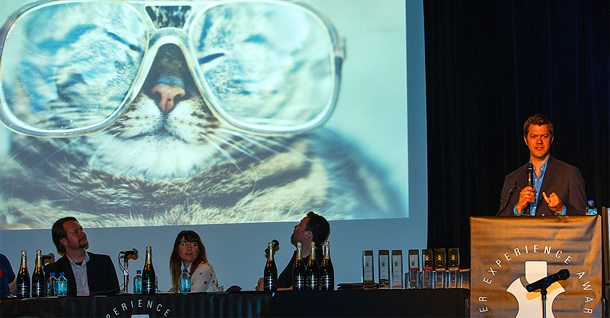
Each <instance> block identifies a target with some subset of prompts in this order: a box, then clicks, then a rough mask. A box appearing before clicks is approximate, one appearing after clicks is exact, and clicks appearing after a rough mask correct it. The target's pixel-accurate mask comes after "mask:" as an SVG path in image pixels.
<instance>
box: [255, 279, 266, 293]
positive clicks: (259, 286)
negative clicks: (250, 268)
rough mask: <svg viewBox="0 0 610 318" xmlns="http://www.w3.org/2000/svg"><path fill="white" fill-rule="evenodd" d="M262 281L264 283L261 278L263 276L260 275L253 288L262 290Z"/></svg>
mask: <svg viewBox="0 0 610 318" xmlns="http://www.w3.org/2000/svg"><path fill="white" fill-rule="evenodd" d="M264 283H265V281H264V280H263V278H262V277H261V278H259V279H258V283H257V285H256V287H254V290H256V291H263V290H265V289H264V287H263V284H264Z"/></svg>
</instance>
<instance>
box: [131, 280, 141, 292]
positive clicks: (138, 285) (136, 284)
mask: <svg viewBox="0 0 610 318" xmlns="http://www.w3.org/2000/svg"><path fill="white" fill-rule="evenodd" d="M133 293H134V294H141V293H142V278H136V279H135V281H134V283H133Z"/></svg>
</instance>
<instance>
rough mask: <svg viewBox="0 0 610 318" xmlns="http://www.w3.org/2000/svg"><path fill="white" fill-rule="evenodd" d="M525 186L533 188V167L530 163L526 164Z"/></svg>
mask: <svg viewBox="0 0 610 318" xmlns="http://www.w3.org/2000/svg"><path fill="white" fill-rule="evenodd" d="M527 186H528V187H533V186H534V165H533V164H532V163H531V162H528V163H527Z"/></svg>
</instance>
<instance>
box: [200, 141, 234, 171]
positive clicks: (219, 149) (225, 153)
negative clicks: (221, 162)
mask: <svg viewBox="0 0 610 318" xmlns="http://www.w3.org/2000/svg"><path fill="white" fill-rule="evenodd" d="M201 137H203V138H205V140H207V141H208V143H209V144H210V145H212V146H213V147H214V148H216V150H218V152H220V153H221V154H222V155H223V156H224V157H226V158H227V159H228V160H229V161H230V162H231V163H232V164H233V165H234V166H235V167H236V168H237V169H238V170H239V171H241V168H240V167H239V165H238V164H237V161H236V160H235V158H233V156H231V154H230V153H228V152H227V151H226V150H224V149H222V147H221V146H220V145H218V144H217V143H215V142H214V141H213V140H212V139H210V138H209V136H207V135H201Z"/></svg>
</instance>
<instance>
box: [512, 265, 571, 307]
mask: <svg viewBox="0 0 610 318" xmlns="http://www.w3.org/2000/svg"><path fill="white" fill-rule="evenodd" d="M546 276H547V263H546V261H527V262H525V280H526V281H527V283H528V284H531V283H533V282H535V281H537V280H539V279H542V278H545V277H546ZM546 290H547V295H546V317H548V318H554V317H555V316H554V315H553V301H554V300H555V298H556V297H557V296H559V294H561V293H563V292H565V289H563V286H561V284H560V283H558V282H554V283H552V284H551V286H549V287H548V288H547V289H546ZM506 291H507V292H509V293H511V294H512V295H513V296H515V298H516V299H517V302H518V303H519V312H518V313H517V316H516V318H531V317H542V295H541V294H540V291H534V292H528V291H527V289H525V287H524V286H523V283H521V278H517V279H515V281H514V282H513V283H512V284H511V285H510V286H509V287H508V289H506Z"/></svg>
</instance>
